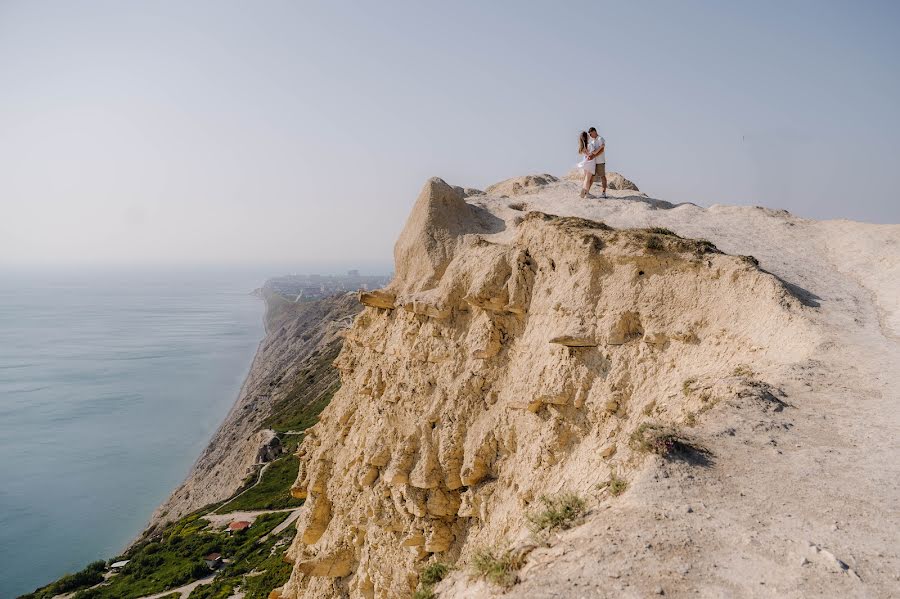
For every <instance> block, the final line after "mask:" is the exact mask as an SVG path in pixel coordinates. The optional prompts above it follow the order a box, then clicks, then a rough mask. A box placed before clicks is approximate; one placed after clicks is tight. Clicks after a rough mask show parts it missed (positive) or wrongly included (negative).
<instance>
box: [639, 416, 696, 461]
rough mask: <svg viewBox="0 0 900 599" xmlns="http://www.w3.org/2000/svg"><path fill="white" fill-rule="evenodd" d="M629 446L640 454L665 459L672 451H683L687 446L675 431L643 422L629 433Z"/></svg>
mask: <svg viewBox="0 0 900 599" xmlns="http://www.w3.org/2000/svg"><path fill="white" fill-rule="evenodd" d="M630 446H631V448H632V449H634V450H636V451H640V452H642V453H655V454H656V455H659V456H662V457H666V456H668V455H669V454H671V453H672V452H673V451H676V450H680V449H684V448H685V447H687V444H686V443H685V440H684V438H683V437H682V436H681V435H680V434H678V432H677V431H676V430H674V429H671V428H668V427H664V426H660V425H658V424H650V423H649V422H645V423H643V424H641V425H640V426H639V427H638V428H637V429H636V430H635V431H634V432H633V433H631V439H630Z"/></svg>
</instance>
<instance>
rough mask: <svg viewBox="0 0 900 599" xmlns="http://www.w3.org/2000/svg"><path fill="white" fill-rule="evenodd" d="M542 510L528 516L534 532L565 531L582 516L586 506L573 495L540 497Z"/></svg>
mask: <svg viewBox="0 0 900 599" xmlns="http://www.w3.org/2000/svg"><path fill="white" fill-rule="evenodd" d="M541 503H542V504H543V505H544V507H543V509H541V510H539V511H537V512H533V513H530V514H528V521H529V522H530V523H531V528H532V530H533V531H534V532H542V531H553V530H565V529H567V528H571V527H572V525H573V524H574V522H575V521H576V520H577V519H578V518H580V517H581V516H583V515H584V513H585V511H586V504H585V501H584V499H582V498H581V497H579V496H578V495H576V494H574V493H560V494H559V495H553V496H548V495H544V496H543V497H541Z"/></svg>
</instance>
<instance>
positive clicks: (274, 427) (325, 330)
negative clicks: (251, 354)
mask: <svg viewBox="0 0 900 599" xmlns="http://www.w3.org/2000/svg"><path fill="white" fill-rule="evenodd" d="M261 292H262V294H263V298H264V300H265V301H266V338H265V339H263V341H262V342H261V343H260V346H259V349H258V350H257V353H256V356H255V358H254V360H253V365H252V367H251V369H250V373H249V374H248V375H247V379H246V380H245V381H244V384H243V387H242V388H241V392H240V395H239V396H238V399H237V401H236V402H235V404H234V406H233V407H232V409H231V411H230V412H229V413H228V416H227V417H226V418H225V420H224V422H223V423H222V425H221V426H220V427H219V429H218V430H217V431H216V433H215V435H214V436H213V438H212V440H211V441H210V443H209V445H207V447H206V449H205V450H204V451H203V454H202V455H201V456H200V457H199V458H198V459H197V462H196V463H195V464H194V466H193V467H192V469H191V472H190V473H189V475H188V477H187V478H186V479H185V481H184V482H183V483H182V484H181V485H180V486H179V487H178V488H177V489H176V490H175V491H174V492H173V493H172V495H171V496H170V497H169V499H168V500H167V501H166V502H165V503H163V504H162V505H161V506H160V507H159V508H158V509H157V510H156V512H155V513H154V515H153V518H152V520H151V522H150V525H149V527H148V531H147V533H146V534H151V533H152V532H153V531H155V530H157V529H158V527H159V526H160V525H162V524H165V523H167V522H171V521H173V520H177V519H178V518H181V517H182V516H184V515H186V514H189V513H191V512H193V511H195V510H198V509H200V508H202V507H203V506H206V505H209V504H212V503H215V502H218V501H222V500H224V499H226V498H228V497H230V496H231V495H233V494H234V493H235V492H236V491H237V490H238V489H239V488H240V487H241V486H242V485H243V484H245V483H246V482H247V481H248V480H252V479H253V478H254V477H255V475H256V473H257V471H258V469H259V467H260V465H261V463H263V462H264V461H267V460H268V459H270V458H271V456H269V458H267V457H266V454H267V453H270V454H271V453H276V454H277V452H278V450H279V448H278V447H277V444H280V443H281V442H285V443H286V442H288V438H287V437H286V436H285V435H283V434H281V435H279V437H278V438H276V433H284V432H287V431H291V430H293V429H302V428H304V427H305V426H307V425H309V424H312V423H313V422H314V421H315V416H316V415H317V414H318V411H319V410H321V409H322V408H323V407H324V406H325V404H326V403H327V402H328V400H329V399H330V398H331V394H332V393H333V392H334V390H335V389H336V388H337V385H338V377H337V373H336V372H335V371H334V369H333V368H331V366H330V365H331V362H332V360H334V358H335V357H336V356H337V354H338V352H339V351H340V348H341V338H340V333H341V331H342V330H343V328H344V327H346V326H348V325H349V323H350V319H351V318H352V317H353V315H354V314H356V313H357V312H358V311H359V309H360V306H359V304H358V302H357V301H356V299H355V297H353V296H348V295H346V294H345V295H340V296H336V297H331V298H326V299H323V300H319V301H315V302H308V303H294V302H290V301H288V300H286V299H285V298H284V297H282V296H280V295H278V294H277V293H274V292H272V291H271V290H269V289H268V288H263V289H262V290H261ZM273 439H275V440H274V441H273ZM273 443H274V444H276V446H275V447H274V448H273V450H267V447H268V446H269V445H270V444H273Z"/></svg>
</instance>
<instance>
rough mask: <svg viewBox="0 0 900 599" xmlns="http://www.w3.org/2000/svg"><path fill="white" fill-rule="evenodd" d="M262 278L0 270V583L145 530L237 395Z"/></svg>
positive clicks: (258, 328) (5, 590)
mask: <svg viewBox="0 0 900 599" xmlns="http://www.w3.org/2000/svg"><path fill="white" fill-rule="evenodd" d="M264 278H265V277H264V276H263V275H262V274H261V273H251V272H242V273H234V272H193V273H192V272H180V273H175V274H173V273H162V272H156V273H153V272H141V273H114V272H92V273H81V274H74V275H73V274H65V275H59V274H50V273H43V274H28V275H26V274H21V273H0V598H4V599H5V598H7V597H14V596H16V595H17V594H21V593H24V592H28V591H30V590H32V589H34V588H35V587H37V586H39V585H41V584H44V583H47V582H50V581H51V580H53V579H55V578H57V577H59V576H60V575H62V574H64V573H66V572H72V571H75V570H78V569H80V568H81V567H83V566H84V565H86V564H87V563H88V562H89V561H92V560H94V559H98V558H99V559H104V558H108V557H112V556H114V555H115V554H116V553H117V552H118V551H120V550H121V549H122V547H123V546H124V545H125V544H126V543H127V542H128V541H129V540H130V539H132V538H133V537H135V536H136V535H137V534H138V533H139V532H140V531H141V529H142V527H143V525H144V524H145V523H146V522H147V520H148V518H149V517H150V514H151V513H152V511H153V509H154V508H155V507H156V506H157V505H158V504H159V503H160V502H161V501H162V500H163V499H164V498H165V497H166V496H167V495H168V493H169V492H170V491H171V490H172V489H173V488H174V487H175V486H177V485H178V484H179V483H180V482H181V481H182V480H183V478H184V476H185V474H186V473H187V470H188V468H189V467H190V465H191V464H192V463H193V461H194V460H195V459H196V457H197V456H198V455H199V454H200V452H201V451H202V449H203V447H204V445H205V444H206V442H207V441H208V439H209V438H210V436H211V435H212V433H213V431H214V430H215V428H216V427H217V426H218V425H219V423H220V422H221V421H222V419H223V418H224V416H225V414H226V413H227V412H228V410H229V408H230V407H231V405H232V403H233V402H234V400H235V398H236V396H237V393H238V391H239V389H240V385H241V383H242V382H243V379H244V376H245V375H246V373H247V371H248V370H249V367H250V362H251V361H252V358H253V354H254V353H255V350H256V346H257V344H258V343H259V341H260V340H261V339H262V337H263V334H264V332H263V322H262V315H263V311H264V305H263V302H262V301H261V300H259V299H257V298H256V297H254V296H252V295H250V294H249V292H250V291H252V290H253V289H254V288H256V287H259V286H260V285H262V283H263V280H264Z"/></svg>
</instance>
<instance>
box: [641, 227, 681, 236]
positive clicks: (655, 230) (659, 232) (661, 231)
mask: <svg viewBox="0 0 900 599" xmlns="http://www.w3.org/2000/svg"><path fill="white" fill-rule="evenodd" d="M647 230H648V231H650V232H651V233H656V234H657V235H668V236H669V237H678V235H676V234H675V233H673V232H672V231H670V230H669V229H666V228H665V227H650V228H649V229H647Z"/></svg>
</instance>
